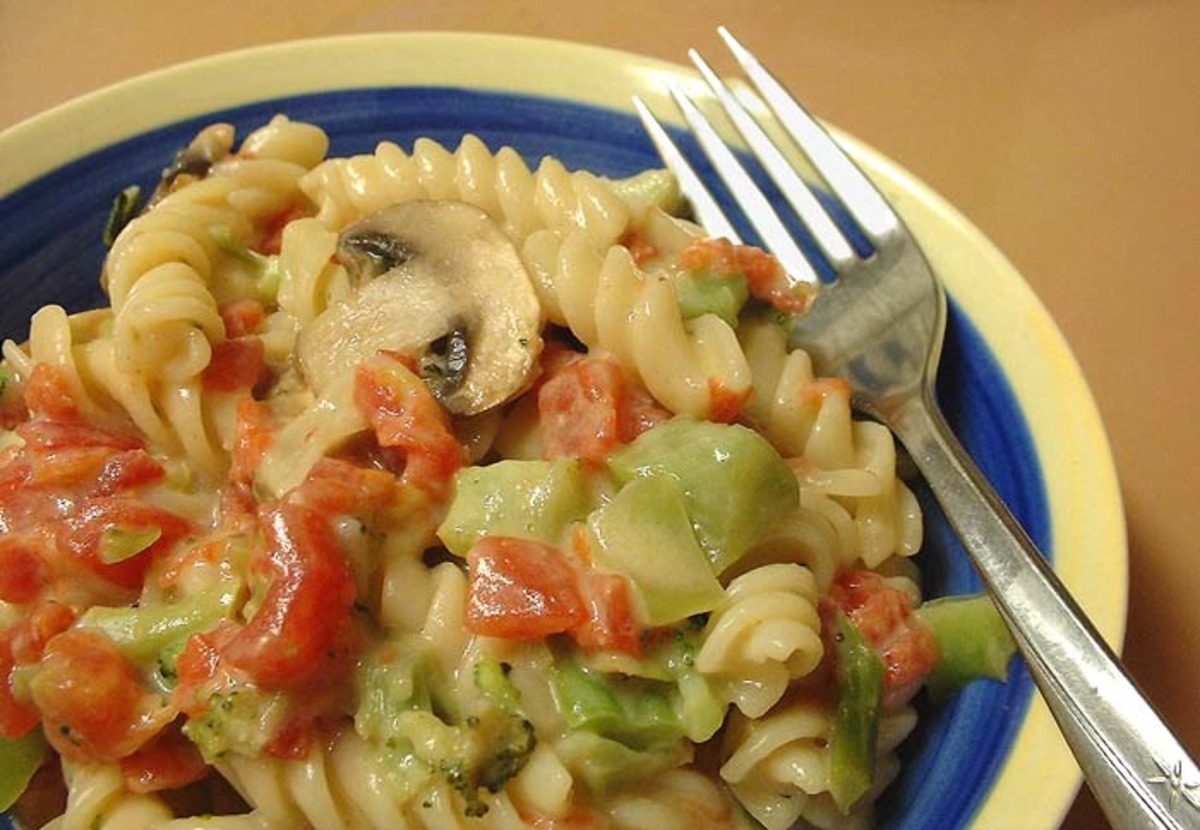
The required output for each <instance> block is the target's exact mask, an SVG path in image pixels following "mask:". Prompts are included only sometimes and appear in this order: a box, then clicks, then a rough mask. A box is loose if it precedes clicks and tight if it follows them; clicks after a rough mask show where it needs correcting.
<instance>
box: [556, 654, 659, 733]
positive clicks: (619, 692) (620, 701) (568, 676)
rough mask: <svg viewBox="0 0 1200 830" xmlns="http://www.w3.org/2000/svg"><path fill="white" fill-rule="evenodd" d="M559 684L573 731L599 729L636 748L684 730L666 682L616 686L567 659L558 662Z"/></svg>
mask: <svg viewBox="0 0 1200 830" xmlns="http://www.w3.org/2000/svg"><path fill="white" fill-rule="evenodd" d="M554 688H555V691H556V692H557V694H558V699H559V701H560V702H561V704H562V707H563V710H564V712H563V714H564V716H565V718H566V721H567V726H569V727H570V728H571V729H575V730H584V731H587V732H594V733H596V734H597V735H602V736H604V737H606V738H611V739H612V740H615V741H619V742H620V743H622V744H625V745H626V746H628V747H631V748H633V749H647V748H648V747H652V746H656V745H659V744H664V743H670V742H672V741H676V740H678V739H679V738H680V737H681V736H682V734H683V730H682V727H681V726H680V723H679V716H678V715H677V714H676V712H675V707H674V705H673V704H672V702H671V699H670V697H669V696H668V694H667V690H666V687H664V686H663V685H662V684H654V683H644V682H633V681H631V682H629V684H628V685H627V686H617V685H615V684H610V683H609V682H608V681H607V680H606V679H605V677H604V676H602V675H600V674H599V673H597V672H593V671H590V670H589V669H587V668H585V667H584V666H582V665H580V664H579V663H578V662H576V661H574V660H570V659H567V660H560V661H559V662H558V663H557V664H556V665H555V668H554Z"/></svg>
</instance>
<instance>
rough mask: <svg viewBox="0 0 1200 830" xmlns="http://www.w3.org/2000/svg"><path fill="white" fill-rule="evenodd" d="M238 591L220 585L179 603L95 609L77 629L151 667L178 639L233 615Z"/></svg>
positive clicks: (203, 629)
mask: <svg viewBox="0 0 1200 830" xmlns="http://www.w3.org/2000/svg"><path fill="white" fill-rule="evenodd" d="M237 597H238V591H237V590H236V589H235V588H234V587H233V586H231V585H219V586H217V587H215V588H212V589H210V590H208V591H203V592H201V593H197V594H193V595H192V596H189V597H185V598H184V599H181V600H180V601H179V602H175V603H171V604H164V605H149V606H138V607H128V608H112V607H106V606H94V607H92V608H89V609H88V610H87V611H86V612H85V613H84V615H83V616H82V617H81V618H80V620H79V625H80V626H83V627H85V628H92V629H94V630H96V631H99V632H100V633H101V634H104V635H105V636H106V637H108V638H109V639H110V640H112V641H113V642H114V643H116V645H117V647H118V648H119V649H121V651H122V652H124V654H125V655H126V656H127V657H129V659H131V660H133V661H135V662H140V663H151V662H154V661H155V660H157V659H158V656H159V654H160V653H162V652H163V651H164V650H166V649H168V648H170V647H172V646H173V645H174V644H175V643H177V642H178V641H179V640H181V639H186V638H187V637H189V636H191V635H192V634H195V633H198V632H201V631H208V630H210V629H211V628H213V627H214V626H216V624H217V623H219V622H220V621H221V620H223V619H226V618H228V617H230V616H231V615H232V614H233V609H234V606H235V604H236V602H237Z"/></svg>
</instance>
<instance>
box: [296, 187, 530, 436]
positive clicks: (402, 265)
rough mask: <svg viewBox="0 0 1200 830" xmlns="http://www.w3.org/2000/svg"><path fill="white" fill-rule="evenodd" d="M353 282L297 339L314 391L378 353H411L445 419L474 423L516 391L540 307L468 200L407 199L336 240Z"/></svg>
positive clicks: (501, 237) (511, 254)
mask: <svg viewBox="0 0 1200 830" xmlns="http://www.w3.org/2000/svg"><path fill="white" fill-rule="evenodd" d="M337 257H338V259H339V260H340V261H341V263H342V264H343V265H344V266H345V267H346V269H347V270H348V271H349V272H350V273H351V275H352V276H353V277H354V279H355V281H356V288H355V291H354V293H353V294H352V295H351V297H350V298H349V299H348V300H346V301H345V302H342V303H339V304H337V305H335V306H331V307H330V308H328V309H326V310H325V311H324V312H322V313H321V314H320V315H319V316H318V317H317V318H316V319H315V320H313V322H312V323H310V324H309V325H308V326H306V327H305V328H304V330H303V331H302V332H301V334H300V337H299V339H298V341H297V346H296V350H297V354H298V356H299V360H300V366H301V370H302V371H303V372H304V375H305V377H306V378H307V379H308V382H309V383H310V384H311V385H312V386H313V389H314V390H315V391H316V392H317V394H318V395H319V394H321V392H322V390H324V389H326V388H328V387H329V386H330V384H331V383H332V381H333V380H334V379H335V378H337V377H338V376H340V375H342V374H344V373H346V372H350V371H353V370H354V367H355V366H357V365H358V364H360V363H362V362H363V361H364V360H366V359H367V358H369V357H371V356H372V355H373V354H375V353H376V352H377V351H379V350H388V351H394V352H399V353H402V354H407V355H410V356H412V357H413V358H414V359H415V360H416V362H417V365H418V367H419V371H420V374H421V375H422V377H423V378H424V379H425V381H426V382H427V383H428V384H429V387H430V389H431V390H432V391H433V393H434V394H435V395H436V396H437V397H438V398H439V400H441V402H442V403H443V405H444V406H445V407H446V408H447V409H449V410H450V411H451V412H454V413H456V414H461V415H472V414H475V413H478V412H482V411H484V410H486V409H490V408H491V407H493V406H496V405H497V404H500V403H503V402H504V401H506V400H508V399H509V398H511V397H512V396H513V395H515V394H516V393H518V392H520V391H521V390H522V389H524V388H525V386H526V385H527V384H528V383H529V381H530V380H531V379H532V377H533V374H534V372H535V370H536V358H537V355H538V352H539V351H540V350H541V337H540V334H539V330H540V323H541V309H540V307H539V305H538V301H537V296H536V295H535V294H534V290H533V284H532V282H531V281H530V278H529V274H528V272H527V271H526V270H525V266H524V264H523V263H522V262H521V258H520V256H519V255H518V253H517V250H516V248H515V247H514V245H513V243H512V241H511V240H510V239H509V238H508V236H507V235H506V234H505V233H504V231H503V230H501V228H500V226H499V225H497V224H496V222H495V221H494V220H493V219H492V218H491V217H490V216H488V215H487V213H485V212H484V211H482V210H480V209H479V208H477V207H475V206H473V205H469V204H467V203H465V202H452V201H414V202H403V203H401V204H398V205H393V206H391V207H388V208H384V209H383V210H381V211H379V212H377V213H374V214H372V215H371V216H368V217H367V218H366V219H364V220H362V221H361V222H358V223H356V224H354V225H352V226H350V227H349V228H347V229H346V230H345V231H343V232H342V235H341V238H340V239H339V241H338V253H337Z"/></svg>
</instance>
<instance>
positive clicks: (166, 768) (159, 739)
mask: <svg viewBox="0 0 1200 830" xmlns="http://www.w3.org/2000/svg"><path fill="white" fill-rule="evenodd" d="M208 773H209V766H208V764H206V763H205V762H204V758H203V757H202V756H201V755H200V750H199V749H198V748H197V747H196V745H195V744H194V743H192V742H191V741H190V740H189V739H188V738H187V736H186V735H184V734H183V732H182V731H181V730H180V727H179V725H178V721H176V722H175V723H172V724H170V725H169V726H167V728H166V729H164V730H162V731H161V732H159V733H158V734H157V735H155V736H154V737H153V738H152V739H151V740H150V741H149V742H148V743H146V744H145V745H144V746H142V747H140V748H138V749H137V750H135V751H134V752H133V753H132V754H130V755H126V756H125V757H124V758H122V759H121V774H122V775H123V776H124V777H125V786H126V787H128V788H129V790H130V791H131V792H135V793H152V792H159V791H160V790H174V789H178V788H180V787H186V786H187V785H188V784H194V783H195V782H197V781H199V780H201V779H203V778H204V777H205V776H206V775H208Z"/></svg>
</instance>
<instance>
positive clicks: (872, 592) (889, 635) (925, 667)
mask: <svg viewBox="0 0 1200 830" xmlns="http://www.w3.org/2000/svg"><path fill="white" fill-rule="evenodd" d="M829 601H830V602H831V603H832V604H833V605H835V606H836V607H838V608H840V609H841V610H842V611H843V612H845V613H846V615H847V616H849V617H850V620H851V621H852V622H853V623H854V625H855V626H856V627H857V628H858V630H859V631H860V632H862V635H863V637H864V638H865V639H866V641H867V642H868V643H870V644H871V646H872V648H874V649H875V651H876V653H878V654H879V658H880V660H882V661H883V668H884V680H883V686H884V701H883V703H884V708H885V709H891V708H894V707H895V706H897V705H900V704H901V703H904V702H906V701H907V700H908V699H909V698H911V697H912V696H913V695H914V694H916V692H917V691H918V690H919V689H920V686H921V683H922V682H923V681H924V679H925V677H926V675H928V674H929V672H930V671H932V670H933V668H934V666H935V665H936V664H937V660H938V649H937V642H936V641H935V640H934V638H933V632H932V631H930V630H929V627H928V626H927V625H925V624H924V623H922V622H921V621H920V620H919V619H918V618H917V617H916V616H915V615H914V614H913V602H912V599H911V598H910V597H909V595H908V594H906V593H905V592H904V591H901V590H900V589H899V588H894V587H891V586H889V585H888V584H887V582H886V581H885V580H884V578H883V577H882V576H880V575H879V574H877V573H875V572H874V571H867V570H851V571H844V572H842V573H840V574H838V576H837V578H836V579H835V580H834V584H833V586H832V588H831V589H830V595H829Z"/></svg>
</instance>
